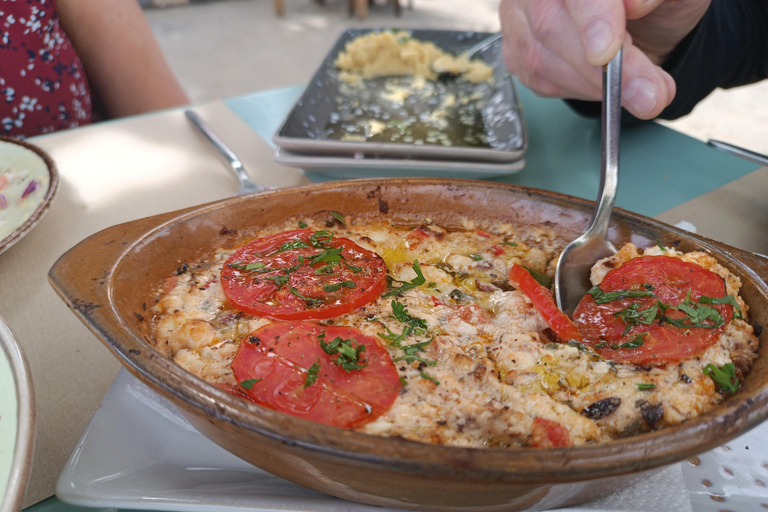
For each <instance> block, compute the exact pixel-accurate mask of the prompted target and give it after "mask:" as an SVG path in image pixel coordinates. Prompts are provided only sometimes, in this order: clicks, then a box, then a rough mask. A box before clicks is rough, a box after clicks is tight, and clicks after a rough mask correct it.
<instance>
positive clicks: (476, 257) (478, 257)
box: [469, 253, 483, 261]
mask: <svg viewBox="0 0 768 512" xmlns="http://www.w3.org/2000/svg"><path fill="white" fill-rule="evenodd" d="M469 257H470V258H472V259H473V260H475V261H482V259H483V255H482V254H478V253H475V254H470V255H469Z"/></svg>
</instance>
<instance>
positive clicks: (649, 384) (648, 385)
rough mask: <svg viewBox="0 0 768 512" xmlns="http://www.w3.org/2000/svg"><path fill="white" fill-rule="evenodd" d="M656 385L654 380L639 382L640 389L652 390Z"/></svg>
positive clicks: (638, 387)
mask: <svg viewBox="0 0 768 512" xmlns="http://www.w3.org/2000/svg"><path fill="white" fill-rule="evenodd" d="M655 387H656V384H654V383H652V382H638V384H637V389H638V390H639V391H650V390H652V389H654V388H655Z"/></svg>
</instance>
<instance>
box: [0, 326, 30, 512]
mask: <svg viewBox="0 0 768 512" xmlns="http://www.w3.org/2000/svg"><path fill="white" fill-rule="evenodd" d="M34 432H35V400H34V393H33V390H32V380H31V378H30V373H29V367H28V366H27V362H26V360H25V359H24V354H23V353H22V352H21V348H20V347H19V344H18V342H17V341H16V337H15V336H14V335H13V332H12V331H11V329H10V328H9V327H8V325H7V324H6V323H5V320H3V319H2V317H0V512H16V511H18V510H19V509H20V508H21V502H22V499H23V498H24V492H25V491H26V489H27V479H28V478H29V470H30V467H31V465H32V452H33V448H34Z"/></svg>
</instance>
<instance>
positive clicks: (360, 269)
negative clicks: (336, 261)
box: [344, 261, 363, 274]
mask: <svg viewBox="0 0 768 512" xmlns="http://www.w3.org/2000/svg"><path fill="white" fill-rule="evenodd" d="M344 264H345V265H346V266H347V268H348V269H349V270H351V271H352V272H354V273H355V274H359V273H360V272H362V271H363V269H362V268H360V267H356V266H354V265H350V264H349V263H347V262H346V261H345V262H344Z"/></svg>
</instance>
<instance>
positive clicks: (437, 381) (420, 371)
mask: <svg viewBox="0 0 768 512" xmlns="http://www.w3.org/2000/svg"><path fill="white" fill-rule="evenodd" d="M419 375H421V378H422V379H426V380H428V381H430V382H432V383H434V385H435V386H439V385H440V381H439V380H437V379H436V378H434V377H430V376H429V375H427V374H426V373H425V372H424V370H419Z"/></svg>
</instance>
